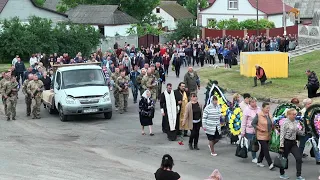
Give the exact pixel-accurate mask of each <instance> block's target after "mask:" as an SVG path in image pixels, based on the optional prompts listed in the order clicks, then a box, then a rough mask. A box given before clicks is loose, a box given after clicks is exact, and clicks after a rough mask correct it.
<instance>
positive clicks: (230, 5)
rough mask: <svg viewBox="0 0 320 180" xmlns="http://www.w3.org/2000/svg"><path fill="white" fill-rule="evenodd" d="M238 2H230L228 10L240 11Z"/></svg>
mask: <svg viewBox="0 0 320 180" xmlns="http://www.w3.org/2000/svg"><path fill="white" fill-rule="evenodd" d="M238 8H239V7H238V0H228V9H238Z"/></svg>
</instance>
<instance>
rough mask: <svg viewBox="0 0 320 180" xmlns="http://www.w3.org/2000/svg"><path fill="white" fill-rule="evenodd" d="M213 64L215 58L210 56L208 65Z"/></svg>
mask: <svg viewBox="0 0 320 180" xmlns="http://www.w3.org/2000/svg"><path fill="white" fill-rule="evenodd" d="M215 63H216V59H215V57H214V56H211V55H210V58H209V64H215Z"/></svg>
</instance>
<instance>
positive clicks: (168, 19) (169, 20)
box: [152, 8, 177, 30]
mask: <svg viewBox="0 0 320 180" xmlns="http://www.w3.org/2000/svg"><path fill="white" fill-rule="evenodd" d="M156 9H157V8H155V9H153V10H152V13H153V14H155V15H156V16H157V17H160V18H162V20H163V21H164V23H162V27H165V26H168V30H174V29H176V27H177V26H176V22H175V21H174V18H173V17H172V16H171V15H170V14H168V13H167V12H165V11H164V10H163V9H161V8H160V13H157V12H156Z"/></svg>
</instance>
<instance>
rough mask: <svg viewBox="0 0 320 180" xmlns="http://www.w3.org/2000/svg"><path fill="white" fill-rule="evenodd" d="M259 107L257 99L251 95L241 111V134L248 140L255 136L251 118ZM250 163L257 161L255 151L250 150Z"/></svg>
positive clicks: (257, 111)
mask: <svg viewBox="0 0 320 180" xmlns="http://www.w3.org/2000/svg"><path fill="white" fill-rule="evenodd" d="M260 111H261V110H260V108H259V107H258V106H257V99H256V98H253V97H251V98H250V99H249V107H247V108H246V109H245V110H244V111H243V116H242V120H241V136H242V137H246V138H247V139H248V140H250V141H252V140H253V139H254V138H255V136H256V135H255V134H256V133H255V130H254V128H253V126H252V125H251V124H252V120H253V118H255V117H256V115H257V114H258V113H259V112H260ZM251 155H252V163H258V160H257V153H256V152H251Z"/></svg>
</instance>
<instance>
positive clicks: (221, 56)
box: [218, 54, 223, 63]
mask: <svg viewBox="0 0 320 180" xmlns="http://www.w3.org/2000/svg"><path fill="white" fill-rule="evenodd" d="M218 59H219V63H222V62H223V55H222V54H218Z"/></svg>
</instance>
